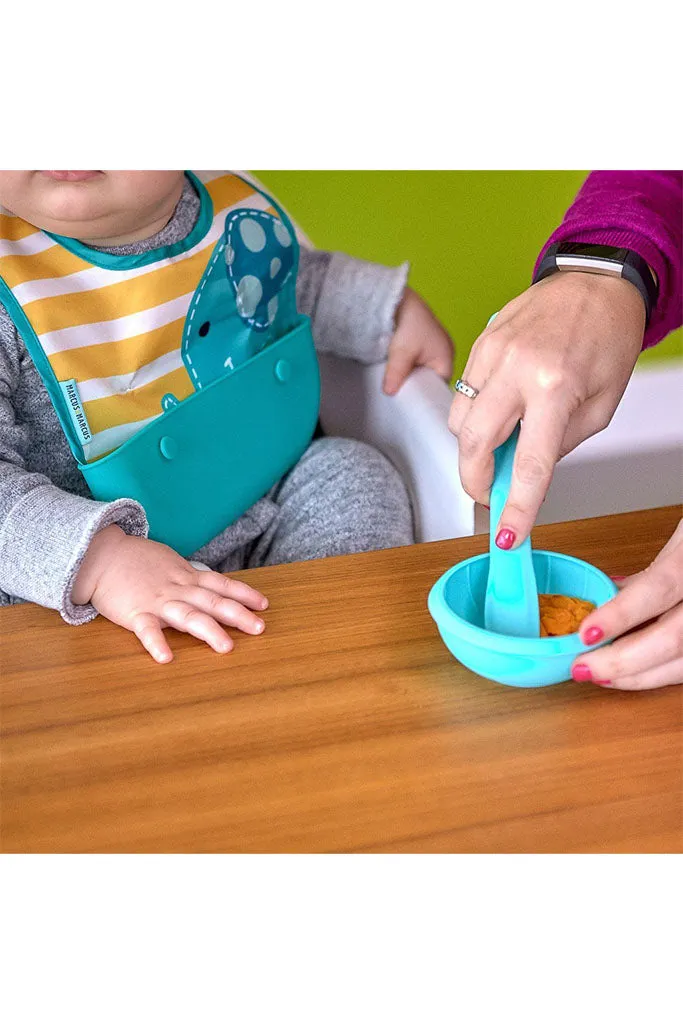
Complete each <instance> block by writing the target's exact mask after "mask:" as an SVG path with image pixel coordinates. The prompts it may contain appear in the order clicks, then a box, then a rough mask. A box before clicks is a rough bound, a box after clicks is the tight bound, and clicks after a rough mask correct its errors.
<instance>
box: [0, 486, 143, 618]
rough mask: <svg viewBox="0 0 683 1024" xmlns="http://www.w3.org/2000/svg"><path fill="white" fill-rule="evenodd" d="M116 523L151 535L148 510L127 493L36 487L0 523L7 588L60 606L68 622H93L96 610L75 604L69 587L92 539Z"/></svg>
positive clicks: (0, 555)
mask: <svg viewBox="0 0 683 1024" xmlns="http://www.w3.org/2000/svg"><path fill="white" fill-rule="evenodd" d="M112 524H116V525H117V526H120V527H121V529H122V530H124V531H125V532H126V533H128V534H131V535H133V536H136V537H146V536H147V530H148V526H147V517H146V516H145V512H144V509H143V508H142V506H141V505H140V504H138V503H137V502H136V501H132V500H131V499H129V498H122V499H120V500H118V501H113V502H110V503H105V502H100V501H93V500H91V499H90V498H83V497H79V496H78V495H75V494H69V493H67V492H65V491H61V490H59V489H58V488H57V487H54V486H52V485H51V484H44V485H41V486H39V487H35V488H33V489H32V490H30V491H29V492H28V493H27V494H25V495H24V497H23V498H21V499H20V500H19V501H17V502H16V503H15V504H14V506H13V507H12V510H11V512H10V514H9V515H8V516H7V517H6V518H5V520H4V522H3V523H2V528H0V560H1V562H2V567H3V589H6V590H7V591H8V593H11V594H13V595H14V596H15V597H21V598H23V599H24V600H26V601H32V602H34V603H35V604H40V605H43V607H45V608H55V609H57V611H59V613H60V614H61V616H62V618H63V619H64V620H65V621H66V622H68V623H69V624H70V625H80V624H81V623H84V622H89V621H90V620H91V619H94V618H95V616H96V614H97V612H96V611H95V609H94V608H93V607H92V605H89V604H87V605H75V604H74V603H73V601H72V600H71V590H72V588H73V584H74V581H75V579H76V576H77V575H78V572H79V570H80V567H81V563H82V561H83V559H84V557H85V554H86V551H87V550H88V546H89V544H90V542H91V540H92V538H93V537H94V536H95V534H96V533H97V532H98V531H99V530H103V529H104V528H105V526H111V525H112ZM38 551H39V552H40V557H39V558H38V557H36V554H37V552H38Z"/></svg>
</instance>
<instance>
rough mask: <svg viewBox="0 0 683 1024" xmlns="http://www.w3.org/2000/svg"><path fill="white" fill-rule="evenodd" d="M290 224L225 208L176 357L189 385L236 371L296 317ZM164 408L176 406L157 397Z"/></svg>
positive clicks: (250, 211)
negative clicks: (223, 224)
mask: <svg viewBox="0 0 683 1024" xmlns="http://www.w3.org/2000/svg"><path fill="white" fill-rule="evenodd" d="M295 250H296V246H295V245H294V244H293V238H292V234H291V230H290V228H289V227H287V226H286V225H285V224H284V223H283V222H282V221H281V220H280V219H279V218H278V217H275V216H273V215H272V214H270V213H265V212H263V211H261V210H254V209H241V210H234V211H233V212H232V213H230V214H228V216H227V217H226V221H225V229H224V232H223V235H222V237H221V239H220V240H219V242H218V243H217V244H216V247H215V249H214V251H213V253H212V255H211V259H210V260H209V263H208V265H207V267H206V270H205V271H204V274H203V276H202V279H201V281H200V282H199V286H198V287H197V290H196V291H195V293H194V296H193V298H192V302H191V303H190V308H189V310H188V313H187V317H186V319H185V328H184V331H183V340H182V346H181V355H182V360H183V363H184V364H185V367H186V369H187V372H188V374H189V375H190V379H191V381H192V384H193V386H194V388H195V390H196V391H199V390H201V389H202V388H203V387H206V385H207V384H210V383H211V382H212V381H214V380H218V378H220V377H222V376H224V375H225V374H226V373H228V372H230V371H231V370H235V369H236V368H237V367H238V366H239V365H240V364H241V363H244V362H246V361H247V360H248V359H251V358H252V356H254V355H256V354H257V353H258V352H260V351H261V349H263V348H265V347H266V346H267V345H268V344H270V343H271V342H272V341H275V340H277V339H278V338H280V337H282V336H283V335H284V334H285V333H287V332H288V331H289V330H291V329H292V328H293V327H294V325H295V324H296V321H297V312H296V277H295ZM161 404H162V407H163V409H164V410H166V409H170V408H172V407H173V406H174V405H177V404H178V401H177V399H176V398H175V396H174V395H171V394H167V395H164V397H163V399H162V403H161Z"/></svg>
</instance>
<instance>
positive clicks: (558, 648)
mask: <svg viewBox="0 0 683 1024" xmlns="http://www.w3.org/2000/svg"><path fill="white" fill-rule="evenodd" d="M532 554H534V555H537V554H538V555H549V556H550V557H551V558H556V559H561V560H562V561H565V562H573V563H574V564H576V565H581V566H585V567H587V568H589V569H590V570H591V571H592V572H593V573H595V575H596V576H598V577H601V578H602V580H603V581H604V582H606V583H607V585H608V588H609V589H611V590H612V591H613V593H612V597H615V596H616V595H617V594H618V592H619V590H618V588H617V586H616V584H615V583H614V582H613V580H611V579H610V577H609V576H608V575H607V574H606V573H604V572H603V571H602V569H598V567H597V566H595V565H592V564H591V563H590V562H586V561H584V559H582V558H575V557H574V555H564V554H561V553H560V552H559V551H546V550H543V549H539V550H534V551H533V552H532ZM485 558H489V553H488V551H485V552H483V553H482V554H480V555H472V557H471V558H465V559H464V560H463V561H462V562H456V564H455V565H453V566H451V568H450V569H447V570H446V572H445V573H443V574H442V575H441V576H440V577H439V579H438V580H437V581H436V583H435V584H434V585H433V586H432V588H431V590H430V591H429V595H428V597H427V608H428V610H429V613H430V615H431V616H432V618H433V619H434V621H435V623H436V625H437V627H438V628H439V631H441V629H442V627H443V629H445V630H448V629H449V621H450V623H451V628H450V632H452V633H458V634H459V635H460V636H461V638H462V639H463V640H469V641H470V642H472V643H475V642H476V641H477V640H479V641H480V643H479V645H478V646H487V647H488V648H489V649H491V648H493V649H497V650H499V652H500V653H505V654H523V655H529V654H533V655H536V656H537V657H540V656H545V657H552V656H553V655H567V654H579V653H581V652H586V653H587V652H588V651H594V650H596V649H597V648H598V647H602V646H603V645H604V643H605V641H602V642H601V643H598V644H592V645H590V646H588V645H586V644H584V643H583V641H582V640H581V637H580V635H579V633H568V634H567V635H566V636H533V637H528V636H507V635H506V634H505V633H493V632H492V631H491V630H488V629H484V628H483V627H482V626H475V624H474V623H473V622H468V621H467V619H463V618H462V617H461V616H460V615H457V614H456V613H455V612H454V611H453V610H452V609H451V607H450V605H449V604H448V603H447V602H446V599H445V597H444V591H445V588H446V584H447V583H448V580H449V579H450V577H451V576H452V575H453V574H454V573H456V572H457V571H459V570H462V569H463V568H464V567H465V566H467V565H472V564H473V563H474V562H479V561H481V560H482V559H485ZM612 597H610V598H607V601H611V600H612ZM607 601H604V602H603V604H606V603H607ZM597 607H601V605H598V606H597ZM453 627H455V628H453ZM463 634H468V636H465V635H463ZM484 640H485V641H486V645H484V643H482V642H481V641H484ZM540 645H542V647H541V646H540ZM501 647H503V648H504V651H501V650H500V649H501Z"/></svg>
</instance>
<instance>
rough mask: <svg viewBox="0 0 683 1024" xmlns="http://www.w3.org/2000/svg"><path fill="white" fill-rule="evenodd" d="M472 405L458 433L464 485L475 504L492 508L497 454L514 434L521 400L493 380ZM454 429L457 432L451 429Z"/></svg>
mask: <svg viewBox="0 0 683 1024" xmlns="http://www.w3.org/2000/svg"><path fill="white" fill-rule="evenodd" d="M465 401H466V402H469V409H468V412H467V416H466V417H465V419H464V420H463V421H462V423H461V425H460V427H459V428H458V430H457V431H454V433H456V436H457V438H458V465H459V469H460V480H461V481H462V485H463V487H464V488H465V490H466V491H467V493H468V494H469V495H470V497H472V498H474V500H475V501H478V502H481V503H482V504H488V500H489V491H490V489H491V484H492V482H493V453H494V451H495V449H496V448H497V447H498V446H499V445H501V444H502V443H503V441H505V440H506V439H507V438H508V437H509V436H510V434H511V433H512V431H513V429H514V427H515V425H516V423H517V422H518V420H519V417H520V414H521V407H520V399H519V397H518V396H517V394H516V392H515V391H512V390H510V389H508V388H507V387H506V386H505V385H504V384H503V383H502V382H501V381H500V380H497V379H495V378H492V379H491V380H490V381H489V382H488V383H487V384H486V386H485V387H484V388H483V390H482V391H481V393H480V394H479V395H477V397H476V398H474V399H468V398H465ZM451 429H453V428H451Z"/></svg>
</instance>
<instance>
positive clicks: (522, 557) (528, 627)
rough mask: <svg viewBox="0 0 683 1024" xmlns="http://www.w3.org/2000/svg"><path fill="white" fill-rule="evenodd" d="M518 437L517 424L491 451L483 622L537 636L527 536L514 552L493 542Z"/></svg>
mask: <svg viewBox="0 0 683 1024" xmlns="http://www.w3.org/2000/svg"><path fill="white" fill-rule="evenodd" d="M518 438H519V426H517V427H515V429H514V431H513V432H512V434H511V435H510V437H509V438H508V439H507V441H506V442H505V443H504V444H502V445H501V446H500V448H497V449H496V452H495V476H494V480H493V486H492V488H491V532H490V542H489V553H490V560H489V576H488V583H487V585H486V599H485V604H484V623H485V625H486V628H487V629H488V630H491V632H493V633H502V634H503V635H504V636H523V637H537V636H539V635H540V631H541V624H540V616H539V609H538V588H537V585H536V575H535V573H534V566H533V561H532V558H531V541H530V540H529V539H528V538H527V539H526V540H525V541H524V542H523V543H522V544H520V545H519V547H518V548H516V549H515V550H514V551H503V550H501V548H499V547H498V546H497V545H496V534H497V533H498V525H499V522H500V517H501V515H502V513H503V509H504V508H505V503H506V502H507V499H508V495H509V493H510V485H511V483H512V467H513V464H514V461H515V452H516V450H517V440H518Z"/></svg>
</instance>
